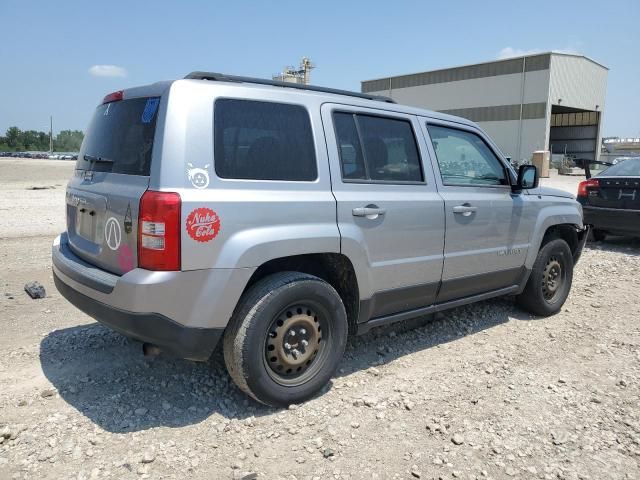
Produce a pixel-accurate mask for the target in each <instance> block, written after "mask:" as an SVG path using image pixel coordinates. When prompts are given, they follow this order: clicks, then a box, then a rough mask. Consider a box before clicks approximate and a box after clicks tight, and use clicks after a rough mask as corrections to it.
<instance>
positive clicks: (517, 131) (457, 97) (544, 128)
mask: <svg viewBox="0 0 640 480" xmlns="http://www.w3.org/2000/svg"><path fill="white" fill-rule="evenodd" d="M523 67H524V70H525V72H526V73H525V75H524V77H523V75H522V71H523ZM606 77H607V70H606V68H604V67H602V66H600V65H598V64H596V63H594V62H592V61H591V60H589V59H587V58H585V57H578V56H570V55H563V54H548V53H547V54H541V55H533V56H528V57H525V58H523V57H520V58H512V59H507V60H500V61H496V62H488V63H483V64H478V65H468V66H463V67H456V68H448V69H444V70H436V71H432V72H423V73H416V74H411V75H401V76H397V77H387V78H382V79H377V80H370V81H364V82H362V91H363V92H367V93H377V94H380V95H389V96H391V97H392V98H393V99H394V100H396V101H397V102H398V103H402V104H406V105H412V106H416V107H422V108H426V109H429V110H436V111H439V112H444V113H449V114H452V115H457V116H460V117H464V118H468V119H469V120H472V121H475V122H477V123H478V124H479V125H480V126H481V127H482V128H484V129H485V130H487V131H488V133H489V134H490V135H491V136H492V137H493V138H494V139H495V141H496V143H497V144H498V146H499V147H500V148H501V149H502V150H503V152H504V153H505V154H506V155H508V156H511V157H514V158H516V157H518V153H519V152H520V155H519V156H520V157H522V158H529V157H530V156H531V153H532V152H533V151H534V150H539V149H544V148H548V139H549V120H550V119H549V117H550V113H551V107H552V104H556V103H557V99H558V98H562V102H561V103H560V105H562V106H566V107H573V108H581V109H586V110H595V105H600V107H599V110H600V111H602V109H603V108H604V94H605V90H606ZM521 103H522V122H520V105H521ZM520 127H521V128H520ZM598 141H599V140H598Z"/></svg>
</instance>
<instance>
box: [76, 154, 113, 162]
mask: <svg viewBox="0 0 640 480" xmlns="http://www.w3.org/2000/svg"><path fill="white" fill-rule="evenodd" d="M82 158H84V159H85V160H86V161H87V162H91V163H113V160H111V159H110V158H105V157H96V156H93V155H85V156H83V157H82Z"/></svg>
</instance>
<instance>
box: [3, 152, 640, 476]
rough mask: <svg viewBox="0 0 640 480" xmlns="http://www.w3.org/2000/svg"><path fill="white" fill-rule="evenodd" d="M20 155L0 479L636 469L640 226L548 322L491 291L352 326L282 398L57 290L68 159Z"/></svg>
mask: <svg viewBox="0 0 640 480" xmlns="http://www.w3.org/2000/svg"><path fill="white" fill-rule="evenodd" d="M32 162H33V161H31V162H29V161H24V162H15V161H12V163H7V162H5V161H4V160H0V187H2V188H0V206H1V207H0V208H2V210H0V259H1V262H2V269H1V270H0V286H1V290H0V331H1V332H2V334H1V335H0V352H2V355H0V479H5V478H7V479H12V478H29V479H31V478H37V479H43V478H52V479H54V478H55V479H59V478H63V479H67V478H69V479H90V478H114V479H132V478H154V479H156V478H175V479H180V480H182V479H186V478H189V479H191V478H194V479H225V478H229V479H230V478H246V479H250V478H259V479H287V480H290V479H300V480H302V479H325V478H326V479H375V478H378V479H387V478H399V479H415V478H422V479H425V478H426V479H431V478H443V479H449V478H463V479H476V478H477V479H486V478H494V479H502V478H527V479H528V478H541V479H545V478H546V479H557V478H560V479H594V480H599V479H609V478H616V479H621V478H629V479H631V478H640V407H639V405H640V386H639V379H640V327H639V323H638V320H639V318H640V307H639V304H640V296H639V295H638V292H639V291H640V242H639V241H632V240H625V239H613V240H611V241H609V242H607V243H597V244H593V245H590V246H588V247H587V249H586V250H585V252H584V254H583V258H582V259H581V260H580V263H579V264H578V266H577V267H576V272H575V278H574V287H573V290H572V294H571V296H570V298H569V300H568V302H567V304H566V306H565V308H564V309H563V311H562V312H561V313H559V314H558V315H556V316H554V317H552V318H546V319H538V318H531V317H530V316H529V315H528V314H526V313H524V312H523V311H521V310H519V309H517V308H516V307H515V306H514V304H513V302H512V301H511V300H510V299H498V300H494V301H488V302H483V303H481V304H478V305H474V306H469V307H465V308H460V309H457V310H454V311H451V312H447V313H446V314H445V315H443V316H440V317H439V318H437V319H434V320H431V321H429V322H426V321H425V322H422V325H418V326H414V327H415V328H413V329H411V328H409V326H407V327H404V328H398V327H396V328H395V329H394V328H391V329H386V330H383V331H380V330H378V331H374V332H372V333H370V334H368V335H366V336H364V337H358V338H353V339H351V340H350V341H349V345H348V348H347V352H346V356H345V359H344V360H343V362H342V364H341V367H340V371H339V373H338V375H337V376H336V378H334V379H333V381H332V382H331V385H330V386H329V387H328V388H327V389H326V390H325V391H324V392H323V393H322V394H321V395H319V396H318V397H317V398H315V399H314V400H312V401H309V402H307V403H306V404H304V405H299V406H295V405H294V406H291V407H290V408H289V409H286V410H277V409H271V408H266V407H263V406H261V405H258V404H256V403H255V402H253V401H250V400H249V399H247V398H246V397H245V396H244V395H242V394H241V393H240V392H239V391H238V389H237V388H236V387H235V386H234V385H233V383H232V382H231V381H230V379H229V377H228V375H227V374H226V372H225V371H224V362H223V361H222V356H221V354H220V352H219V351H218V352H216V354H215V355H214V357H213V358H212V360H211V361H210V362H209V363H207V364H195V363H191V362H188V361H182V360H175V359H170V358H166V357H158V358H155V359H145V358H144V357H142V354H141V348H140V345H139V344H135V343H133V342H129V341H127V340H125V339H124V338H123V337H121V336H120V335H118V334H116V333H114V332H112V331H110V330H108V329H106V328H104V327H102V326H99V325H97V324H96V323H94V322H93V321H92V320H91V319H89V318H88V317H87V316H85V315H83V314H81V313H80V312H79V311H77V310H76V309H74V308H73V307H72V306H71V305H70V304H68V303H67V302H66V301H65V300H64V299H62V298H61V297H60V295H58V293H57V292H56V290H55V288H54V287H53V284H52V278H51V273H50V267H51V265H50V243H51V240H52V238H53V236H54V235H55V234H56V233H57V232H58V230H60V229H63V228H64V217H63V215H64V213H63V211H64V209H63V201H64V188H63V187H62V186H61V185H64V183H65V182H66V178H67V177H68V175H69V174H70V171H71V168H72V164H68V163H67V162H55V163H56V166H55V167H52V169H49V168H47V167H48V166H49V164H48V163H47V164H46V165H45V166H44V168H43V166H42V165H41V164H40V163H39V161H37V162H38V163H35V162H34V163H32ZM59 163H62V164H61V165H58V164H59ZM8 165H9V166H8ZM17 167H19V170H20V173H21V174H20V175H18V174H17V172H16V168H17ZM34 167H35V168H34ZM23 177H24V178H28V181H23V180H22V179H23ZM57 184H60V186H57ZM38 185H53V186H55V187H56V188H55V189H53V190H25V189H24V188H28V187H30V186H38ZM25 205H28V206H29V208H25ZM42 212H46V213H45V214H44V215H42ZM43 218H44V219H45V220H43ZM30 280H38V281H39V282H40V283H42V284H43V285H44V286H45V288H46V289H47V293H48V296H47V298H45V299H43V300H31V299H30V298H28V296H27V295H26V293H25V292H23V291H22V286H23V285H24V283H26V282H27V281H30ZM414 323H418V322H414ZM252 473H255V474H257V477H252V476H251V475H250V474H252Z"/></svg>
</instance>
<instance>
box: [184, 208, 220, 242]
mask: <svg viewBox="0 0 640 480" xmlns="http://www.w3.org/2000/svg"><path fill="white" fill-rule="evenodd" d="M218 232H220V217H218V214H217V213H216V212H214V211H213V210H211V209H210V208H196V209H195V210H194V211H192V212H191V213H190V214H189V216H188V217H187V233H188V234H189V236H190V237H191V238H193V239H194V240H195V241H196V242H203V243H204V242H209V241H211V240H213V239H214V238H216V237H217V236H218Z"/></svg>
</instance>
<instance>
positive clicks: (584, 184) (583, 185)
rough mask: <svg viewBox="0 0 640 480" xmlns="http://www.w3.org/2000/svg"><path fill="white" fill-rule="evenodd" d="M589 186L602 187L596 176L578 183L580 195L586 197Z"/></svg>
mask: <svg viewBox="0 0 640 480" xmlns="http://www.w3.org/2000/svg"><path fill="white" fill-rule="evenodd" d="M587 188H600V182H599V181H598V180H597V179H595V178H590V179H589V180H584V181H582V182H580V183H579V184H578V196H579V197H586V196H587V195H588V192H587Z"/></svg>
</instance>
